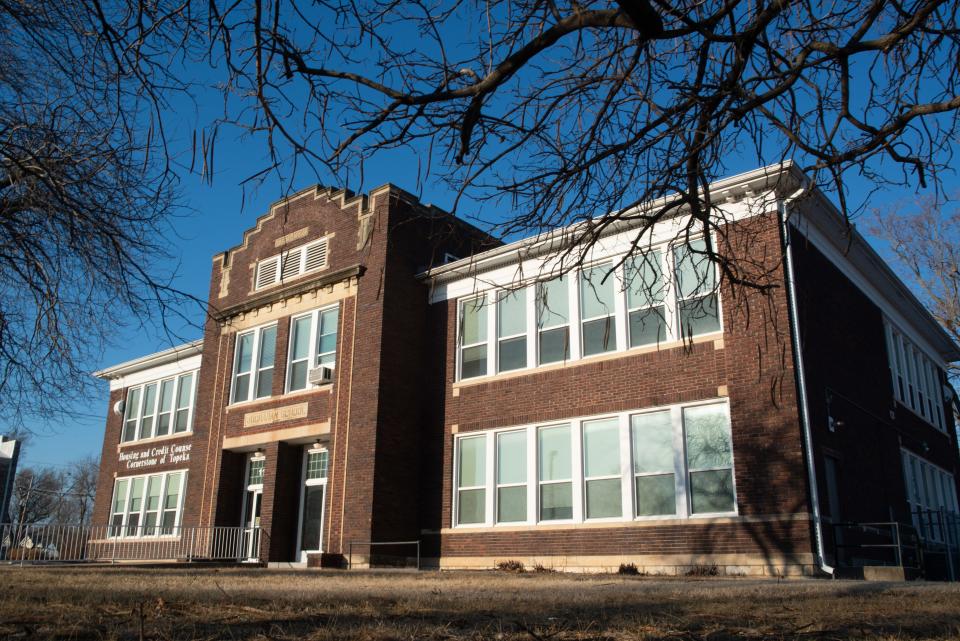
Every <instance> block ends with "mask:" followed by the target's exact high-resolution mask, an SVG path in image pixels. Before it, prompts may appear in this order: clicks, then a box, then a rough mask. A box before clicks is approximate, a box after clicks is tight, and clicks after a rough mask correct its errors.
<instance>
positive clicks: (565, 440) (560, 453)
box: [537, 425, 571, 481]
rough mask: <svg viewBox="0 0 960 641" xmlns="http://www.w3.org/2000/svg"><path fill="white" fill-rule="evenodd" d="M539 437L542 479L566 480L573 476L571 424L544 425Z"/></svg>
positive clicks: (539, 464)
mask: <svg viewBox="0 0 960 641" xmlns="http://www.w3.org/2000/svg"><path fill="white" fill-rule="evenodd" d="M537 435H538V438H539V463H538V467H539V468H540V480H541V481H566V480H569V479H570V478H571V472H570V468H571V462H570V426H569V425H559V426H557V427H542V428H540V430H539V431H538V433H537Z"/></svg>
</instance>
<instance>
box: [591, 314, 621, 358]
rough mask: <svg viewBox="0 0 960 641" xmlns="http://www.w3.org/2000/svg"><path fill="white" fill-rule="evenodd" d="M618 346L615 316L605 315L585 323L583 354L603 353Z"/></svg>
mask: <svg viewBox="0 0 960 641" xmlns="http://www.w3.org/2000/svg"><path fill="white" fill-rule="evenodd" d="M616 348H617V323H616V320H615V317H613V316H605V317H603V318H598V319H597V320H591V321H585V322H584V323H583V355H584V356H591V355H593V354H602V353H603V352H611V351H613V350H615V349H616Z"/></svg>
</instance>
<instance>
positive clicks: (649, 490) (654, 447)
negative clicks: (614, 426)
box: [630, 410, 678, 517]
mask: <svg viewBox="0 0 960 641" xmlns="http://www.w3.org/2000/svg"><path fill="white" fill-rule="evenodd" d="M630 431H631V434H630V440H631V443H632V445H633V499H634V505H635V506H636V507H635V510H636V514H637V516H638V517H653V516H673V515H675V514H676V513H677V494H678V492H677V474H676V467H677V463H676V450H675V445H674V432H675V429H674V424H673V417H672V416H671V412H670V410H663V411H658V412H647V413H644V414H634V415H633V416H631V417H630Z"/></svg>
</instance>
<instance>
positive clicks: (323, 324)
mask: <svg viewBox="0 0 960 641" xmlns="http://www.w3.org/2000/svg"><path fill="white" fill-rule="evenodd" d="M339 320H340V308H338V307H334V308H333V309H328V310H325V311H323V312H321V313H320V330H319V332H318V334H317V365H325V366H328V367H332V366H334V365H335V364H336V363H335V361H336V355H337V323H338V322H339Z"/></svg>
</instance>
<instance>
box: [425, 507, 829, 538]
mask: <svg viewBox="0 0 960 641" xmlns="http://www.w3.org/2000/svg"><path fill="white" fill-rule="evenodd" d="M809 518H810V515H809V514H806V513H797V514H775V515H768V516H759V517H745V516H740V515H739V514H738V513H736V512H728V513H724V514H712V515H696V516H689V517H685V516H671V517H656V516H654V517H648V516H640V517H636V518H634V519H604V520H599V519H591V520H589V521H582V522H574V521H568V520H565V521H546V522H541V523H497V524H494V525H455V526H453V527H446V528H442V529H441V530H440V533H441V534H483V533H485V534H490V533H493V532H529V531H549V530H586V529H610V528H632V527H663V526H675V525H698V524H711V525H715V524H725V523H747V522H756V521H783V520H791V521H795V520H809Z"/></svg>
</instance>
